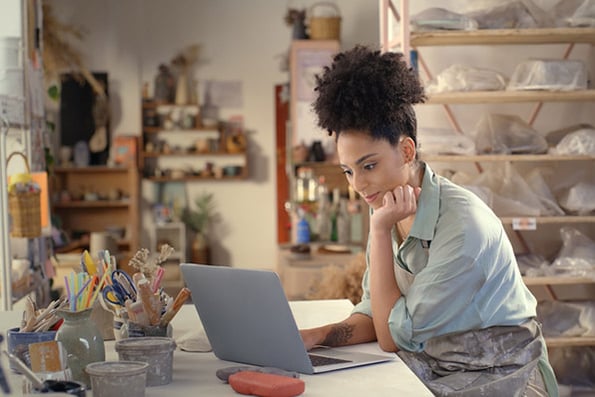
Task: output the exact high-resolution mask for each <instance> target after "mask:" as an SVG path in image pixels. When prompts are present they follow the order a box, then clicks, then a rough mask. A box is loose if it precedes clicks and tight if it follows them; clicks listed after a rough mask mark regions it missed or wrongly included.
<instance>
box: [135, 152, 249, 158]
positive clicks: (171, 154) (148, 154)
mask: <svg viewBox="0 0 595 397" xmlns="http://www.w3.org/2000/svg"><path fill="white" fill-rule="evenodd" d="M141 153H142V155H143V156H144V157H172V156H188V157H191V156H199V157H208V156H244V155H245V154H246V152H240V153H229V152H206V153H202V152H182V151H177V152H176V151H174V152H171V153H149V152H141Z"/></svg>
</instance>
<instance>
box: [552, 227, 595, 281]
mask: <svg viewBox="0 0 595 397" xmlns="http://www.w3.org/2000/svg"><path fill="white" fill-rule="evenodd" d="M560 236H561V237H562V248H561V249H560V252H559V253H558V257H557V258H556V259H555V260H554V261H553V262H552V265H551V272H550V274H548V275H556V274H566V275H568V276H574V277H593V276H595V242H593V240H591V239H590V238H589V237H587V236H585V235H584V234H583V233H581V232H580V231H579V230H578V229H576V228H573V227H569V226H564V227H562V228H561V229H560Z"/></svg>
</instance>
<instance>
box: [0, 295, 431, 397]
mask: <svg viewBox="0 0 595 397" xmlns="http://www.w3.org/2000/svg"><path fill="white" fill-rule="evenodd" d="M290 305H291V309H292V311H293V313H294V316H295V318H296V322H297V324H298V326H299V327H300V328H308V327H314V326H318V325H323V324H326V323H328V322H333V321H339V320H342V319H344V318H345V317H346V316H347V315H348V314H349V313H350V311H351V308H352V307H353V306H352V304H351V302H349V301H348V300H323V301H297V302H290ZM21 315H22V312H20V311H12V312H0V323H1V324H2V328H0V331H1V332H2V333H3V335H6V330H7V329H9V328H12V327H15V326H18V324H19V322H20V319H21ZM172 326H173V330H174V338H178V337H180V336H182V335H186V334H188V333H189V332H192V333H195V332H196V333H200V332H202V324H201V323H200V320H199V318H198V314H197V313H196V310H195V308H194V305H189V304H187V305H184V306H183V307H182V309H181V310H180V312H179V313H178V315H177V316H176V317H175V318H174V320H173V321H172ZM105 347H106V360H117V359H118V356H117V353H116V352H115V350H114V341H107V342H106V343H105ZM2 349H6V344H5V343H3V345H2ZM345 349H348V350H357V351H365V352H375V353H380V352H381V350H380V349H379V347H378V345H377V344H376V343H368V344H364V345H356V346H349V347H347V348H345ZM234 365H240V364H237V363H233V362H229V361H222V360H219V359H218V358H216V357H215V356H214V354H213V353H212V352H208V353H191V352H184V351H181V350H179V349H178V350H176V351H175V352H174V369H173V380H172V383H170V384H169V385H164V386H155V387H147V389H146V396H147V397H151V396H164V395H167V396H171V397H176V396H180V397H181V396H184V397H186V396H188V395H191V394H192V395H202V396H236V397H237V396H238V395H239V394H237V393H236V392H235V391H234V390H233V389H232V388H231V387H230V386H229V385H228V384H225V383H222V382H221V381H220V380H219V379H217V377H216V376H215V372H216V371H217V370H218V369H220V368H225V367H229V366H234ZM2 367H3V368H4V371H5V374H6V375H7V376H8V378H9V382H10V384H11V388H12V389H13V395H20V392H19V391H20V388H21V382H22V379H21V377H20V376H19V375H16V374H14V373H12V371H11V370H10V369H9V366H8V362H7V359H6V356H5V355H4V354H3V355H2ZM301 379H303V380H304V381H305V382H306V391H305V392H304V394H303V396H325V397H328V396H385V395H394V396H432V393H431V392H430V391H429V390H428V389H427V388H426V387H425V386H424V385H423V384H422V383H421V381H420V380H419V379H418V378H417V377H416V376H415V375H414V374H413V372H411V370H410V369H409V368H408V367H407V366H406V365H405V364H404V363H403V362H402V361H401V360H400V359H399V358H398V357H396V358H395V360H393V361H390V362H386V363H380V364H373V365H368V366H363V367H357V368H351V369H344V370H339V371H334V372H327V373H323V374H317V375H301ZM87 396H92V392H91V391H88V392H87Z"/></svg>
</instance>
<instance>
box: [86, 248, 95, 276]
mask: <svg viewBox="0 0 595 397" xmlns="http://www.w3.org/2000/svg"><path fill="white" fill-rule="evenodd" d="M83 263H84V264H85V269H87V273H89V274H90V275H91V276H92V275H94V274H95V273H97V265H96V264H95V261H94V260H93V258H92V257H91V254H89V251H87V250H85V252H83Z"/></svg>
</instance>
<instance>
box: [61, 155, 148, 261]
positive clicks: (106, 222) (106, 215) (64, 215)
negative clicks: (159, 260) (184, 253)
mask: <svg viewBox="0 0 595 397" xmlns="http://www.w3.org/2000/svg"><path fill="white" fill-rule="evenodd" d="M54 174H55V175H54V177H53V180H52V197H53V200H52V213H53V214H55V215H57V216H58V217H59V218H60V219H61V221H62V228H63V229H64V230H66V231H68V232H72V231H83V230H86V231H89V232H103V231H106V228H108V227H113V226H118V227H123V228H125V229H126V231H127V232H126V236H125V237H124V238H123V239H121V240H120V241H118V246H119V247H121V248H122V249H123V250H125V251H126V252H129V253H130V252H131V253H132V254H134V252H136V250H138V248H139V244H140V242H139V233H140V214H139V200H140V186H139V185H140V181H139V174H138V170H137V169H136V167H135V165H134V164H132V165H130V166H129V167H108V166H91V167H80V168H79V167H59V168H56V169H55V170H54ZM84 192H92V193H94V194H95V195H96V196H97V199H94V200H85V199H84V197H78V196H81V195H82V194H84ZM115 192H117V194H118V195H120V198H119V199H117V200H114V199H108V198H107V197H109V195H110V194H114V193H115ZM68 196H70V198H69V199H65V198H67V197H68Z"/></svg>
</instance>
